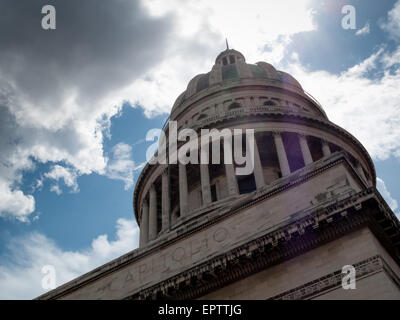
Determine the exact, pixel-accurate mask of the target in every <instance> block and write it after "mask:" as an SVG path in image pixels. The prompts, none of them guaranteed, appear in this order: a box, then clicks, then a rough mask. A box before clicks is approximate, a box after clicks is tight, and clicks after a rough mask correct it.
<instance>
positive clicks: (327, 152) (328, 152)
mask: <svg viewBox="0 0 400 320" xmlns="http://www.w3.org/2000/svg"><path fill="white" fill-rule="evenodd" d="M322 154H323V155H324V157H329V156H330V155H331V149H330V148H329V144H328V141H326V140H322Z"/></svg>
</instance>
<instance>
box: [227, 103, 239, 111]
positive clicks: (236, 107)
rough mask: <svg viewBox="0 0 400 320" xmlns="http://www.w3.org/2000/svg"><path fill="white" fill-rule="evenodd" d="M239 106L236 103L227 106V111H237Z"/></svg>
mask: <svg viewBox="0 0 400 320" xmlns="http://www.w3.org/2000/svg"><path fill="white" fill-rule="evenodd" d="M240 107H241V105H240V104H239V103H237V102H233V103H231V104H230V105H229V107H228V110H233V109H239V108H240Z"/></svg>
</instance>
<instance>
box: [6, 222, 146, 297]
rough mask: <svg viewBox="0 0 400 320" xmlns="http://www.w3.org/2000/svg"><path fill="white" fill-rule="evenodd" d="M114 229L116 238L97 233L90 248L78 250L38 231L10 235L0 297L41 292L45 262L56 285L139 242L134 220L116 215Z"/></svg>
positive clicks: (118, 254) (33, 295) (30, 294)
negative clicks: (52, 267) (60, 243)
mask: <svg viewBox="0 0 400 320" xmlns="http://www.w3.org/2000/svg"><path fill="white" fill-rule="evenodd" d="M116 230H117V231H116V238H115V240H109V239H108V237H107V235H100V236H98V237H97V238H95V239H93V241H92V244H91V246H90V247H89V248H86V249H83V250H79V251H65V250H62V249H61V248H60V247H59V246H58V245H57V244H56V243H54V242H53V241H52V240H51V239H49V238H47V237H46V236H45V235H43V234H41V233H37V232H35V233H31V234H28V235H26V236H24V237H20V238H15V239H13V240H12V241H11V242H10V243H9V244H8V251H9V252H8V253H7V256H6V257H2V258H3V259H2V262H0V288H1V290H0V299H32V298H35V297H37V296H38V295H40V294H42V293H44V292H45V291H46V290H44V289H43V288H42V287H41V283H42V278H43V277H44V274H43V273H42V272H41V271H42V267H43V266H45V265H52V266H54V268H55V271H56V286H59V285H61V284H63V283H65V282H68V281H70V280H72V279H74V278H76V277H78V276H80V275H82V274H84V273H86V272H88V271H90V270H92V269H94V268H96V267H98V266H100V265H102V264H104V263H106V262H108V261H110V260H111V259H114V258H117V257H119V256H121V255H122V254H124V253H127V252H129V251H131V250H133V249H135V248H136V247H137V246H138V232H139V229H138V227H137V225H136V223H134V222H133V221H131V220H126V219H118V220H117V223H116ZM4 258H6V259H7V262H6V261H5V260H6V259H4Z"/></svg>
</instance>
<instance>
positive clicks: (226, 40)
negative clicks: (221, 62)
mask: <svg viewBox="0 0 400 320" xmlns="http://www.w3.org/2000/svg"><path fill="white" fill-rule="evenodd" d="M225 42H226V50H229V44H228V38H225Z"/></svg>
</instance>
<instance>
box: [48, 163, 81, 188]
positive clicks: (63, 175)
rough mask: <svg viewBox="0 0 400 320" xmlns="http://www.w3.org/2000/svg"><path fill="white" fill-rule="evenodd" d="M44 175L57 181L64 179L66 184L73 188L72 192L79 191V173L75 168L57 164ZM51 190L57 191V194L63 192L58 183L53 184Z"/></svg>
mask: <svg viewBox="0 0 400 320" xmlns="http://www.w3.org/2000/svg"><path fill="white" fill-rule="evenodd" d="M44 176H45V177H46V178H49V179H53V180H56V181H58V180H61V179H62V180H64V184H65V185H66V186H67V187H70V188H71V189H72V192H79V187H78V182H77V174H76V172H74V170H73V169H70V168H65V167H62V166H60V165H55V166H53V167H52V169H51V170H50V171H49V172H47V173H45V174H44ZM50 190H51V191H54V192H56V193H57V194H61V193H62V191H61V189H60V187H59V186H58V185H53V186H52V187H51V189H50Z"/></svg>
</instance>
